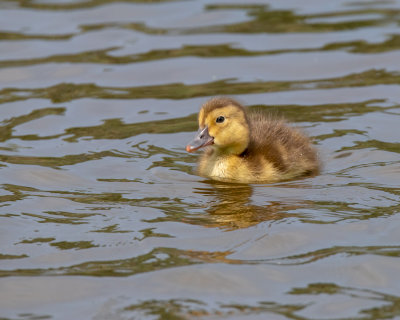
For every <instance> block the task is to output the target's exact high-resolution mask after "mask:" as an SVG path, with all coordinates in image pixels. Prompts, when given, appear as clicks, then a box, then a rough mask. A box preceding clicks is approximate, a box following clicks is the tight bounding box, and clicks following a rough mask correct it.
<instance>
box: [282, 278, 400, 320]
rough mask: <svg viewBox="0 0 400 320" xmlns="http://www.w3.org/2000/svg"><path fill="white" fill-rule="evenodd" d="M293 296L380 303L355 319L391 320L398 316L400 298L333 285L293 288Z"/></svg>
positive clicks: (316, 284)
mask: <svg viewBox="0 0 400 320" xmlns="http://www.w3.org/2000/svg"><path fill="white" fill-rule="evenodd" d="M289 294H293V295H321V294H327V295H344V296H347V297H348V298H349V299H354V298H358V299H362V300H365V299H368V300H371V303H372V302H374V301H380V302H383V303H384V304H381V305H380V306H379V307H371V308H366V309H361V310H360V311H359V316H361V317H357V319H393V318H395V317H397V316H399V315H400V297H399V296H395V295H391V294H386V293H382V292H379V291H375V290H368V289H360V288H352V287H343V286H339V285H337V284H334V283H312V284H309V285H308V286H307V287H305V288H293V289H292V290H291V291H290V292H289Z"/></svg>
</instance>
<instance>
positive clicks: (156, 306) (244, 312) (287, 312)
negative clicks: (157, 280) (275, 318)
mask: <svg viewBox="0 0 400 320" xmlns="http://www.w3.org/2000/svg"><path fill="white" fill-rule="evenodd" d="M304 307H305V305H301V304H297V305H294V304H293V305H290V304H279V303H275V302H264V301H263V302H259V303H257V304H256V305H246V304H239V303H237V304H234V303H232V304H221V303H218V304H217V307H215V306H213V307H211V306H209V305H207V304H206V303H204V302H202V301H199V300H193V299H169V300H146V301H143V302H140V303H137V304H133V305H130V306H128V307H125V308H124V311H125V312H134V314H138V315H139V316H142V317H143V316H146V315H152V316H155V317H156V318H154V319H159V320H164V319H169V320H183V319H192V318H198V317H199V318H202V317H204V318H205V319H216V318H223V319H230V318H231V317H235V318H236V317H238V316H239V317H240V316H244V317H246V316H251V315H259V314H262V313H269V314H277V315H282V316H286V317H287V318H289V319H303V318H301V317H297V316H296V315H295V314H294V313H295V312H296V311H300V310H302V309H304ZM257 319H258V318H257ZM266 319H270V318H269V317H268V316H267V315H266ZM271 319H272V318H271Z"/></svg>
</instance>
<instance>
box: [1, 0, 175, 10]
mask: <svg viewBox="0 0 400 320" xmlns="http://www.w3.org/2000/svg"><path fill="white" fill-rule="evenodd" d="M9 1H11V0H9ZM12 1H14V2H17V3H18V4H19V6H20V7H23V8H31V9H40V10H76V9H84V8H92V7H97V6H102V5H105V4H110V3H121V2H126V3H162V2H172V1H175V0H82V1H71V2H69V3H68V2H66V1H63V2H62V3H40V2H36V1H32V0H12ZM181 1H182V0H181Z"/></svg>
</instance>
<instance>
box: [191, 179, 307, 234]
mask: <svg viewBox="0 0 400 320" xmlns="http://www.w3.org/2000/svg"><path fill="white" fill-rule="evenodd" d="M204 182H205V183H207V184H208V187H204V188H196V189H197V191H195V192H196V193H201V194H203V195H205V196H209V197H212V200H211V201H209V203H210V206H209V207H208V208H207V209H206V212H207V213H208V214H209V216H210V220H211V221H209V223H208V224H207V226H208V227H219V228H223V229H229V230H232V229H241V228H247V227H250V226H253V225H256V224H258V223H260V222H264V221H271V222H272V221H276V220H281V219H283V218H287V217H290V216H293V215H292V214H289V213H288V211H289V210H294V209H298V208H299V207H302V206H304V204H303V203H297V204H293V203H281V202H278V201H272V202H269V203H267V204H266V205H263V206H260V205H256V204H253V203H252V201H251V196H252V194H253V186H251V185H248V184H229V183H224V182H218V181H212V180H207V181H204Z"/></svg>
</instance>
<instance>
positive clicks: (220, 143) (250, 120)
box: [186, 98, 319, 183]
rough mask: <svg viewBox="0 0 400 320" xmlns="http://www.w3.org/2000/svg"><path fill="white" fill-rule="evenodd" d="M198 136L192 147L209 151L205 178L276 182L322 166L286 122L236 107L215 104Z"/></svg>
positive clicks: (203, 112) (202, 166)
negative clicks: (204, 148)
mask: <svg viewBox="0 0 400 320" xmlns="http://www.w3.org/2000/svg"><path fill="white" fill-rule="evenodd" d="M198 120H199V128H200V129H199V132H198V134H197V136H196V138H195V139H194V140H193V141H192V142H191V143H189V144H188V145H187V147H186V150H187V151H189V152H193V151H195V150H198V149H200V148H203V147H207V148H206V150H205V152H204V153H203V155H202V156H201V158H200V160H199V164H198V173H199V174H200V175H201V176H204V177H208V178H212V179H215V180H220V181H227V182H244V183H261V182H276V181H280V180H287V179H292V178H295V177H299V176H304V175H310V174H316V173H317V172H318V169H319V161H318V157H317V154H316V151H315V149H314V148H313V147H312V146H311V143H310V140H309V139H308V138H307V137H306V136H305V135H304V134H303V133H302V132H301V131H299V130H298V129H295V128H293V127H290V126H288V125H287V124H286V122H285V121H284V120H280V119H274V118H273V117H271V116H266V115H265V114H264V113H261V112H246V109H245V108H244V107H243V106H241V105H240V104H239V103H238V102H237V101H235V100H233V99H230V98H214V99H211V100H209V101H208V102H206V103H205V104H204V105H203V106H202V108H201V109H200V112H199V119H198Z"/></svg>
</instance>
